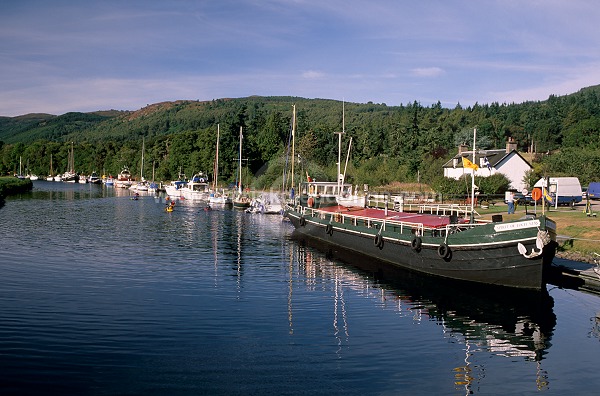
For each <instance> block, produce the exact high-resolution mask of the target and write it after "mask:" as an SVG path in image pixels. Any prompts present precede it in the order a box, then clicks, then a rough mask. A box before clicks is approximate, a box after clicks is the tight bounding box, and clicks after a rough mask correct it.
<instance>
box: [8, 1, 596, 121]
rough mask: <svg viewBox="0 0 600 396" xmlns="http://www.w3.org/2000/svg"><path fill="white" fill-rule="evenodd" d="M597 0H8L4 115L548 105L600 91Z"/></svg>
mask: <svg viewBox="0 0 600 396" xmlns="http://www.w3.org/2000/svg"><path fill="white" fill-rule="evenodd" d="M598 24H600V7H598V4H597V3H596V2H595V1H591V0H569V1H564V0H532V1H526V0H478V1H473V0H456V1H452V0H431V1H415V0H395V1H393V0H368V1H367V0H364V1H359V0H343V1H342V0H239V1H233V0H200V1H184V0H180V1H178V0H161V1H153V0H145V1H142V0H140V1H128V0H119V1H112V0H107V1H86V0H75V1H66V0H55V1H47V0H44V1H33V0H20V1H7V2H2V4H1V5H0V115H2V116H16V115H21V114H26V113H51V114H64V113H66V112H69V111H84V112H85V111H94V110H107V109H118V110H137V109H139V108H141V107H144V106H146V105H147V104H151V103H156V102H162V101H170V100H179V99H189V100H212V99H218V98H226V97H245V96H250V95H261V96H271V95H277V96H278V95H286V96H287V95H290V96H300V97H305V98H327V99H337V100H345V101H347V102H359V103H366V102H369V101H371V102H375V103H386V104H387V105H390V106H396V105H400V104H406V103H411V102H413V101H415V100H416V101H418V102H420V103H421V104H422V105H424V106H429V105H431V104H433V103H436V102H438V101H440V102H441V103H442V105H443V106H445V107H450V108H453V107H454V106H456V104H457V103H460V104H461V105H463V106H468V105H472V104H474V103H476V102H477V103H480V104H484V103H492V102H499V103H513V102H514V103H521V102H524V101H528V100H545V99H547V98H548V96H549V95H552V94H554V95H565V94H569V93H573V92H576V91H578V90H579V89H581V88H584V87H587V86H591V85H596V84H600V28H599V26H598Z"/></svg>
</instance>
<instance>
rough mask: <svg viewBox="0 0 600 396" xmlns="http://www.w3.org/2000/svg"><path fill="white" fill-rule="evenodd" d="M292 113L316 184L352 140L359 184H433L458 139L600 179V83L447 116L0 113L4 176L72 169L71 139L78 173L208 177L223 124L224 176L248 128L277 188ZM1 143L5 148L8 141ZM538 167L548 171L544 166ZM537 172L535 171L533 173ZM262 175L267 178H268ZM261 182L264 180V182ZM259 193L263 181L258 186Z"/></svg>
mask: <svg viewBox="0 0 600 396" xmlns="http://www.w3.org/2000/svg"><path fill="white" fill-rule="evenodd" d="M294 105H295V108H296V121H297V127H296V129H295V131H296V134H295V139H296V140H295V142H296V154H295V156H296V158H295V159H296V160H297V161H298V162H300V164H299V166H301V167H302V168H303V169H304V172H303V174H304V173H306V172H308V173H310V174H311V176H313V177H315V178H318V179H321V180H328V179H335V177H336V169H335V166H336V163H337V158H338V149H339V144H338V136H339V135H337V134H336V132H341V131H342V130H343V131H345V135H344V137H343V150H344V151H346V150H347V147H348V144H349V140H350V138H352V139H353V140H352V150H351V155H350V157H349V163H348V172H349V173H350V174H351V175H352V177H353V180H354V182H355V183H356V184H362V183H365V184H370V185H387V184H389V183H393V182H401V183H412V182H416V181H417V180H419V181H420V182H425V183H431V182H432V181H433V180H435V179H436V178H439V177H440V171H439V170H440V169H441V164H443V163H444V162H445V161H447V160H448V158H450V157H451V156H452V155H454V154H455V153H456V151H457V147H458V146H459V145H460V144H463V143H471V142H472V138H473V128H475V127H476V128H477V147H478V148H480V149H491V148H503V147H505V145H506V141H507V139H508V138H509V137H510V138H511V139H514V140H515V141H516V143H517V148H518V150H519V151H520V152H522V153H528V152H531V154H530V155H528V156H527V158H528V159H529V158H530V162H532V163H534V167H536V172H537V173H536V174H535V176H536V177H539V176H540V175H542V174H545V173H548V172H552V173H553V174H557V173H561V175H563V176H568V175H578V176H579V177H580V180H581V181H582V183H584V184H585V183H587V182H589V181H594V180H597V179H598V176H597V175H600V158H599V157H600V140H599V139H598V136H600V86H593V87H587V88H583V89H581V90H579V91H578V92H575V93H572V94H569V95H564V96H555V95H551V96H550V97H549V98H548V99H547V100H544V101H530V102H524V103H520V104H506V103H490V104H483V105H482V104H475V105H473V106H469V107H464V108H463V107H462V106H460V105H457V106H456V107H455V108H453V109H448V108H444V107H442V106H441V104H440V103H439V102H438V103H436V104H433V105H431V106H427V107H424V106H422V105H421V104H420V103H418V102H416V101H415V102H413V103H407V104H405V105H400V106H387V105H386V104H383V103H382V104H376V103H348V102H346V103H342V102H341V101H338V100H330V99H306V98H299V97H292V96H273V97H261V96H251V97H246V98H223V99H216V100H210V101H186V100H180V101H173V102H161V103H155V104H151V105H148V106H146V107H144V108H141V109H139V110H136V111H116V110H110V111H98V112H93V113H67V114H63V115H59V116H55V115H48V114H28V115H24V116H19V117H0V173H4V174H6V173H7V172H14V170H15V169H16V167H18V164H19V159H20V158H21V157H22V158H23V160H24V161H25V162H26V163H27V164H28V166H29V167H30V169H31V170H32V171H34V172H36V173H38V174H44V173H47V172H48V171H49V165H50V157H52V160H53V166H54V170H57V169H59V170H63V171H64V169H65V168H66V166H67V163H68V153H69V150H70V147H71V142H73V143H74V146H75V153H76V154H75V162H76V168H77V169H78V170H80V171H82V172H86V173H89V172H91V171H94V170H96V171H100V170H103V171H104V170H106V172H108V173H112V174H116V173H118V172H119V171H120V170H121V168H122V167H123V166H129V167H130V168H131V170H132V172H135V173H137V174H141V171H140V170H139V167H140V164H141V158H140V157H141V153H142V149H141V146H142V141H144V144H145V153H146V154H145V164H146V166H147V167H148V168H153V169H145V170H144V175H148V174H151V171H152V170H154V171H155V174H156V177H157V178H159V179H161V180H171V179H173V178H177V176H178V174H179V172H180V171H183V172H184V173H186V174H188V175H190V174H193V173H195V172H198V171H206V172H210V171H211V170H212V169H213V162H214V159H215V144H216V129H217V125H219V126H220V148H219V152H220V155H221V158H222V160H221V161H220V166H221V167H222V168H221V170H220V173H219V174H220V176H222V178H221V177H220V180H222V181H223V182H226V181H228V182H231V181H235V178H236V172H237V164H236V163H235V160H234V159H235V158H237V153H238V148H239V139H238V137H239V131H240V128H241V129H243V136H244V143H243V151H244V154H243V155H244V157H245V158H247V159H248V160H247V161H246V163H245V167H246V169H247V171H248V173H249V174H250V175H254V176H255V177H256V179H257V180H256V182H257V183H261V185H262V186H270V185H271V183H278V181H277V178H281V177H282V171H281V167H282V166H284V164H286V163H288V162H286V161H289V157H288V156H289V153H288V151H287V149H288V147H289V146H288V145H289V139H290V133H289V132H290V123H291V119H292V108H293V106H294ZM2 142H3V143H4V144H2ZM542 162H543V164H541V163H542ZM538 164H540V165H539V166H538ZM266 171H268V172H267V173H266ZM259 179H260V180H259ZM257 185H258V184H257Z"/></svg>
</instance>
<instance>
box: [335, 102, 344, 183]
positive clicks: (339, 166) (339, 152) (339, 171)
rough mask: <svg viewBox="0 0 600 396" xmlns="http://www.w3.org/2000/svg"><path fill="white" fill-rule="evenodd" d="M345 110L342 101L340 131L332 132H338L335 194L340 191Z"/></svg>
mask: <svg viewBox="0 0 600 396" xmlns="http://www.w3.org/2000/svg"><path fill="white" fill-rule="evenodd" d="M344 113H345V111H344V102H342V132H334V133H337V134H338V160H337V175H336V179H337V192H336V194H340V193H341V186H340V181H341V180H340V175H341V166H342V135H343V134H344V133H345V132H346V131H345V129H346V119H345V114H344Z"/></svg>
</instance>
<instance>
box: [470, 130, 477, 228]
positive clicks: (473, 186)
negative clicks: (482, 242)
mask: <svg viewBox="0 0 600 396" xmlns="http://www.w3.org/2000/svg"><path fill="white" fill-rule="evenodd" d="M476 138H477V128H473V163H474V164H476V162H475V140H476ZM474 207H475V169H474V168H473V169H472V172H471V220H473V210H474V209H475V208H474Z"/></svg>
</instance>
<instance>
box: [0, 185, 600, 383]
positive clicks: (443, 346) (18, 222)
mask: <svg viewBox="0 0 600 396" xmlns="http://www.w3.org/2000/svg"><path fill="white" fill-rule="evenodd" d="M129 194H130V193H129V191H127V190H115V189H113V188H106V187H103V186H97V185H83V184H82V185H80V184H66V183H50V182H43V181H39V182H34V190H33V191H32V192H31V193H26V194H22V195H19V196H14V197H8V198H7V199H6V202H5V204H4V206H3V207H2V208H0V275H1V277H2V281H1V282H0V389H1V391H0V392H1V393H2V394H3V395H24V394H43V395H304V394H306V395H309V394H310V395H398V394H406V395H420V394H427V395H429V394H439V395H463V394H488V395H490V394H519V395H539V394H544V395H564V394H571V395H584V394H591V393H595V392H597V390H598V389H599V387H600V371H599V370H600V298H599V297H598V296H597V295H592V294H586V293H584V292H579V291H575V290H568V289H561V288H558V287H555V286H553V285H548V287H547V292H545V293H514V294H513V293H508V292H503V293H497V292H492V291H490V290H489V288H473V287H470V286H465V285H457V284H450V283H447V282H441V281H438V280H434V279H430V278H427V277H419V276H416V275H414V274H409V273H405V272H401V271H397V270H391V269H390V268H389V267H387V266H380V265H378V264H377V263H374V262H372V261H371V260H369V259H368V258H365V257H360V256H357V255H351V256H348V255H346V254H344V252H340V251H336V250H333V249H331V248H328V247H324V246H318V245H314V244H312V243H309V242H307V241H303V240H301V239H298V238H296V237H295V235H294V234H293V228H292V227H291V225H290V224H289V223H288V222H286V221H284V220H282V218H281V216H277V215H257V214H247V213H244V212H239V211H234V210H217V209H213V210H206V208H205V207H203V206H202V205H198V204H192V203H188V202H178V203H177V205H176V208H175V210H174V211H173V212H172V213H168V212H166V211H165V210H164V208H165V202H164V199H163V198H161V197H154V196H151V195H147V196H142V197H140V199H139V200H132V199H131V197H130V195H129Z"/></svg>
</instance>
